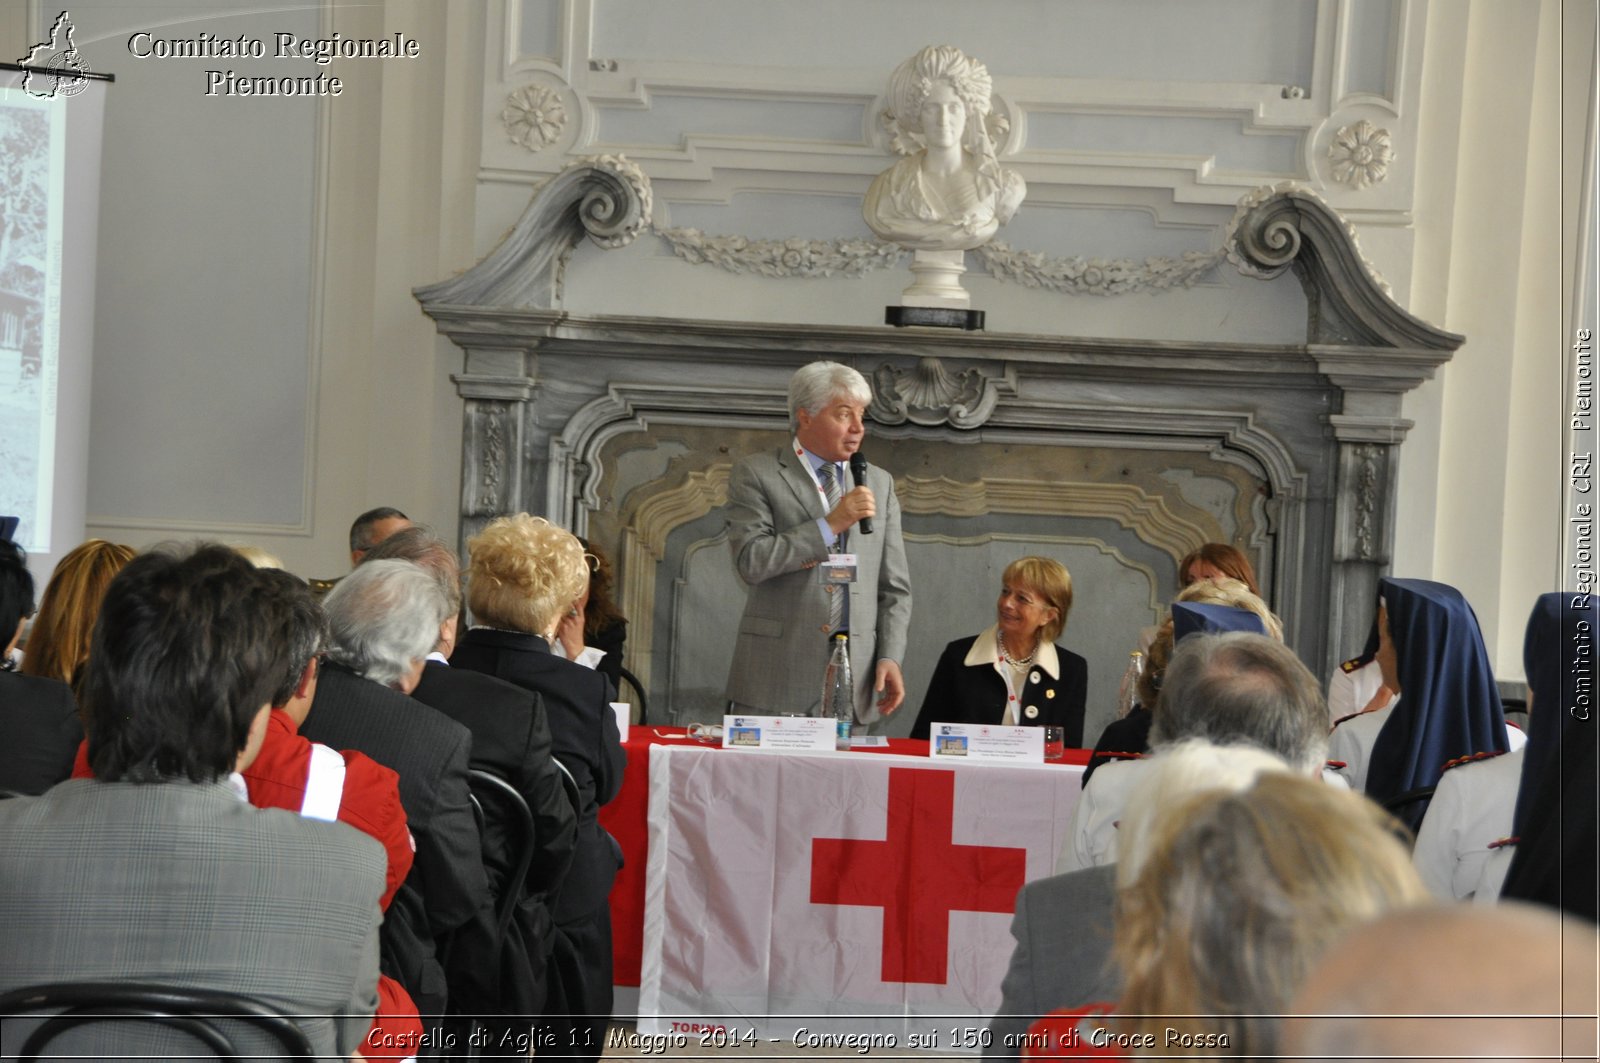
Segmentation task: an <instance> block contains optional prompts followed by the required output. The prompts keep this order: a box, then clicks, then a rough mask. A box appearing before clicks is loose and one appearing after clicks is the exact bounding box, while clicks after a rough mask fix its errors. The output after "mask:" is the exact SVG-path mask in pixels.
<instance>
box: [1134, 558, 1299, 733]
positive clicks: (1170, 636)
mask: <svg viewBox="0 0 1600 1063" xmlns="http://www.w3.org/2000/svg"><path fill="white" fill-rule="evenodd" d="M1179 602H1184V603H1195V604H1200V605H1222V606H1227V607H1229V608H1232V609H1243V610H1245V611H1246V612H1249V613H1251V614H1253V615H1254V616H1256V617H1257V618H1259V619H1260V621H1261V629H1262V631H1263V633H1265V634H1267V635H1270V636H1272V637H1273V638H1275V639H1277V640H1278V641H1279V642H1282V641H1283V624H1282V622H1281V621H1279V620H1278V618H1277V617H1276V616H1274V615H1273V614H1272V610H1271V609H1268V608H1267V603H1266V602H1264V601H1262V600H1261V599H1260V598H1259V597H1257V596H1256V595H1255V594H1252V593H1251V591H1250V588H1249V587H1246V586H1245V585H1244V584H1243V583H1240V582H1239V581H1238V580H1236V579H1231V578H1229V577H1227V576H1223V577H1219V578H1217V579H1216V580H1209V579H1202V580H1197V581H1195V582H1194V583H1191V584H1189V585H1188V586H1187V587H1185V588H1183V590H1181V591H1179V592H1178V597H1177V598H1175V599H1174V600H1173V605H1177V604H1178V603H1179ZM1181 637H1182V636H1181V635H1180V634H1179V633H1178V631H1177V627H1176V623H1175V621H1174V619H1173V616H1172V615H1171V614H1170V613H1169V614H1168V616H1167V618H1166V619H1165V620H1164V621H1162V623H1161V626H1160V627H1159V628H1157V629H1156V636H1155V638H1153V639H1151V640H1150V649H1149V651H1148V652H1147V653H1146V654H1145V658H1144V670H1143V671H1141V672H1140V673H1139V688H1138V691H1137V693H1138V701H1139V704H1140V705H1143V706H1144V707H1145V708H1146V709H1154V708H1155V704H1156V698H1157V696H1158V695H1159V694H1160V693H1161V683H1162V680H1163V678H1164V677H1165V675H1166V671H1167V665H1169V664H1171V663H1172V649H1173V646H1174V643H1175V640H1177V639H1179V638H1181Z"/></svg>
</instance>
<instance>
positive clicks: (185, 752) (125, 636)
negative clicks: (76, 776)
mask: <svg viewBox="0 0 1600 1063" xmlns="http://www.w3.org/2000/svg"><path fill="white" fill-rule="evenodd" d="M259 576H260V574H259V573H258V572H257V570H256V569H253V568H251V567H250V564H249V562H247V561H245V560H244V559H243V558H242V557H240V556H239V555H238V554H237V553H235V552H234V551H233V550H231V549H230V548H228V547H226V546H221V545H218V544H214V543H213V544H202V545H199V546H197V547H194V548H192V549H186V550H181V551H174V550H168V549H157V550H154V551H151V552H149V553H146V554H144V555H142V556H140V557H137V558H134V559H133V560H132V561H131V562H129V564H128V565H127V567H126V568H124V569H123V570H122V572H121V573H120V574H119V575H118V576H117V578H116V579H115V580H113V581H112V583H111V586H110V587H109V589H108V590H107V591H106V593H105V597H104V602H103V603H102V604H101V607H100V609H99V620H98V622H97V623H96V624H95V628H94V638H93V646H92V648H91V650H90V652H89V655H88V666H87V667H86V669H85V671H84V680H83V684H82V692H81V697H80V704H81V705H82V709H83V716H84V729H85V730H86V731H87V732H88V736H89V763H90V766H91V767H92V768H93V770H94V775H95V778H97V779H100V780H102V781H104V782H118V781H127V782H137V783H152V782H163V781H174V780H181V779H187V780H189V781H192V782H210V781H214V780H216V779H219V778H222V777H223V776H226V775H227V774H228V773H229V772H232V771H235V770H237V769H239V768H241V767H245V766H247V765H248V764H249V763H250V761H252V760H254V759H255V754H256V751H257V750H259V748H260V743H261V736H262V734H263V732H264V729H265V726H266V718H267V712H268V708H269V706H270V704H271V701H272V695H273V691H274V689H275V688H276V687H277V686H278V685H279V684H280V683H281V682H282V681H283V676H284V674H285V672H286V671H287V669H288V667H289V648H288V646H287V645H285V644H284V642H283V641H282V640H281V639H280V638H279V637H278V632H276V631H275V630H273V626H272V624H271V622H270V619H269V616H268V612H269V611H268V610H266V609H264V608H263V605H264V603H265V600H266V598H267V592H266V589H265V587H264V586H263V583H262V582H261V580H260V578H259Z"/></svg>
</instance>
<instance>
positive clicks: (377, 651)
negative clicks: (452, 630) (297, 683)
mask: <svg viewBox="0 0 1600 1063" xmlns="http://www.w3.org/2000/svg"><path fill="white" fill-rule="evenodd" d="M449 610H450V603H449V602H448V601H447V600H446V599H445V596H444V592H443V591H441V590H440V589H439V581H438V580H436V579H434V577H433V574H432V573H431V572H428V571H426V570H425V569H423V568H422V567H421V566H420V565H414V564H412V563H411V562H409V561H371V562H368V563H366V564H362V565H358V566H356V568H355V570H354V571H352V572H351V573H350V574H349V575H348V576H346V577H344V578H343V579H341V580H340V581H339V585H338V586H336V587H334V588H333V590H331V591H329V592H328V596H327V597H326V598H324V599H323V601H322V611H323V614H324V615H325V616H326V617H327V619H328V651H327V656H328V658H329V659H331V660H334V661H337V662H338V663H340V664H342V665H344V666H345V667H346V668H349V669H350V670H351V671H353V672H356V673H357V674H359V675H362V676H365V677H366V678H368V679H370V680H372V681H373V682H375V683H382V684H383V685H384V686H386V687H393V688H394V689H396V690H399V691H400V692H402V693H405V694H409V693H411V691H412V689H413V688H415V687H416V685H417V681H418V679H419V678H420V677H421V675H422V666H423V663H424V661H425V660H426V659H427V656H428V654H429V653H431V652H432V651H433V647H434V645H435V644H436V643H437V642H438V641H439V625H440V624H442V623H443V622H444V619H445V617H446V616H447V615H448V614H449Z"/></svg>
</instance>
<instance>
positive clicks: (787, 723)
mask: <svg viewBox="0 0 1600 1063" xmlns="http://www.w3.org/2000/svg"><path fill="white" fill-rule="evenodd" d="M835 735H836V729H835V727H834V724H833V720H831V719H829V718H827V717H824V716H724V717H723V718H722V748H723V749H753V750H782V751H784V752H801V753H816V752H826V753H832V752H833V751H834V744H835V742H836V737H835Z"/></svg>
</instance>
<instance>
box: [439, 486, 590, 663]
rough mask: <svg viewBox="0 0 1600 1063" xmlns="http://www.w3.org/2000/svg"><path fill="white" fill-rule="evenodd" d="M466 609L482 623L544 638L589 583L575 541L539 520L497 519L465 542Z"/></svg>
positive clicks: (584, 556) (580, 547)
mask: <svg viewBox="0 0 1600 1063" xmlns="http://www.w3.org/2000/svg"><path fill="white" fill-rule="evenodd" d="M467 552H468V554H469V555H470V556H471V563H470V564H469V565H468V566H467V607H468V608H469V609H471V610H472V615H473V617H474V618H475V619H476V620H477V621H478V622H479V623H481V624H488V625H490V626H492V627H499V628H506V629H508V630H511V631H525V632H528V633H529V634H533V635H548V634H549V633H550V632H551V631H553V630H554V629H555V626H556V624H557V622H558V621H559V620H560V618H561V614H562V613H564V612H566V611H567V610H568V609H570V608H571V607H572V603H573V602H575V601H577V600H578V598H579V597H580V596H581V595H582V594H583V591H584V588H585V587H587V586H588V585H589V573H590V571H591V569H590V561H589V556H588V555H587V554H585V553H584V552H583V545H582V544H581V543H579V542H578V537H577V536H575V535H573V534H572V533H571V532H569V531H565V530H563V529H561V528H558V527H556V526H555V525H554V524H551V523H550V522H549V521H547V520H545V519H544V518H543V517H532V516H529V515H528V514H526V513H518V514H516V515H515V516H510V517H500V518H498V519H496V520H494V521H493V522H491V523H490V524H489V526H488V527H487V528H484V529H483V531H482V532H481V533H480V534H478V535H475V536H473V537H472V538H471V539H468V540H467Z"/></svg>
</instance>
